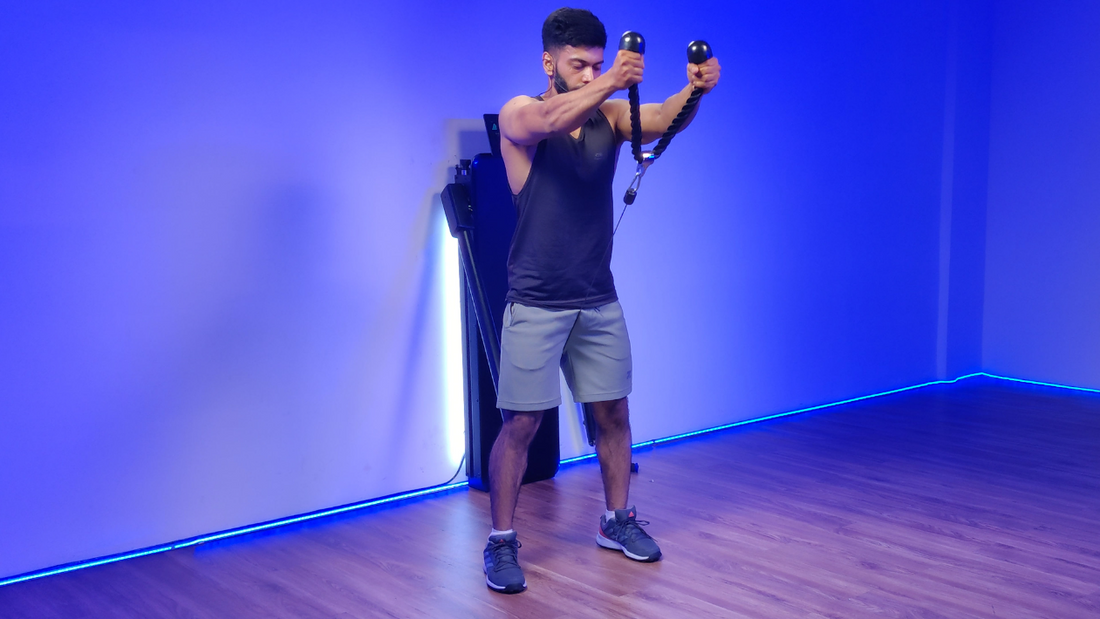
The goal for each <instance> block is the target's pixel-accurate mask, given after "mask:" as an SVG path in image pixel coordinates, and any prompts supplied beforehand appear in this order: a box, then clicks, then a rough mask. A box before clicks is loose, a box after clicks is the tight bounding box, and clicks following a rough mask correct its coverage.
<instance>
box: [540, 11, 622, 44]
mask: <svg viewBox="0 0 1100 619" xmlns="http://www.w3.org/2000/svg"><path fill="white" fill-rule="evenodd" d="M566 45H571V46H573V47H598V48H600V49H603V48H605V47H607V30H605V29H604V27H603V23H602V22H600V20H599V19H597V18H596V16H595V15H593V14H592V13H591V12H590V11H586V10H584V9H558V10H556V11H554V12H553V13H551V14H550V17H547V18H546V21H545V22H544V23H543V24H542V49H543V51H546V52H548V51H551V50H555V49H561V48H563V47H565V46H566Z"/></svg>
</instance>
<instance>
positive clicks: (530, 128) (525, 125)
mask: <svg viewBox="0 0 1100 619" xmlns="http://www.w3.org/2000/svg"><path fill="white" fill-rule="evenodd" d="M539 104H540V102H539V101H538V100H536V99H533V98H531V97H516V98H515V99H512V100H511V101H509V102H508V103H505V104H504V107H503V108H501V110H500V117H499V120H500V133H501V135H503V136H504V137H505V138H508V140H509V141H511V142H513V143H515V144H518V145H520V146H531V145H534V144H538V143H539V142H540V141H541V140H542V139H544V138H545V137H546V136H545V135H544V133H545V132H544V131H540V129H541V127H540V125H539V122H540V120H541V114H540V111H541V110H539V109H538V106H539Z"/></svg>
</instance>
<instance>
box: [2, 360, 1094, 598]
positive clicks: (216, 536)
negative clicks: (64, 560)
mask: <svg viewBox="0 0 1100 619" xmlns="http://www.w3.org/2000/svg"><path fill="white" fill-rule="evenodd" d="M978 376H984V377H986V378H992V379H996V380H1004V381H1009V382H1014V383H1024V384H1028V385H1038V386H1042V387H1054V388H1058V389H1069V390H1072V391H1080V392H1085V393H1100V389H1090V388H1087V387H1073V386H1069V385H1060V384H1057V383H1047V382H1042V381H1035V380H1026V379H1022V378H1010V377H1007V376H998V375H996V374H988V373H986V372H976V373H974V374H967V375H966V376H960V377H958V378H954V379H951V380H936V381H931V382H927V383H922V384H920V385H913V386H911V387H902V388H900V389H892V390H890V391H883V392H881V393H874V394H871V395H865V396H859V397H856V398H849V399H847V400H841V401H839V402H830V403H828V404H820V405H818V406H811V407H808V408H801V409H798V410H794V411H788V412H785V413H777V414H775V415H767V416H765V417H755V418H753V419H746V420H744V421H737V422H734V423H728V424H725V425H721V426H716V427H713V428H707V429H705V430H696V431H694V432H685V433H683V434H677V435H675V436H668V437H665V438H658V439H653V440H650V441H644V442H641V443H638V444H636V445H633V448H634V449H639V448H642V447H652V446H655V445H660V444H663V443H669V442H672V441H679V440H684V439H688V438H691V437H694V436H699V435H702V434H710V433H712V432H720V431H722V430H728V429H730V428H736V427H738V426H744V425H748V424H751V423H757V422H761V421H767V420H769V419H776V418H779V417H789V416H791V415H798V414H800V413H808V412H810V411H815V410H821V409H824V408H832V407H834V406H841V405H844V404H851V403H853V402H859V401H862V400H869V399H871V398H878V397H882V396H886V395H892V394H895V393H902V392H905V391H913V390H914V389H921V388H924V387H930V386H933V385H950V384H953V383H957V382H959V381H960V380H965V379H968V378H975V377H978ZM594 457H596V454H594V453H593V454H585V455H582V456H577V457H575V458H566V459H564V460H562V461H561V464H563V465H566V464H573V463H575V462H581V461H584V460H589V459H591V458H594ZM467 485H468V482H465V481H462V482H457V483H453V484H444V485H440V486H432V487H429V488H423V489H420V490H414V491H412V492H405V493H402V494H395V495H391V496H387V497H382V498H377V499H371V500H369V501H363V502H360V503H352V504H349V505H342V506H340V507H333V508H330V509H323V510H320V511H316V512H310V513H308V514H302V515H299V516H292V517H290V518H282V519H279V520H272V521H269V522H264V523H260V524H255V525H250V526H246V527H241V528H237V529H230V530H228V531H222V532H219V533H211V534H208V535H203V536H200V537H194V538H191V539H186V540H181V541H178V542H172V543H169V544H162V545H160V546H153V547H151V548H145V549H142V550H135V551H132V552H127V553H122V554H117V555H112V556H109V557H101V558H99V559H92V560H90V561H81V562H79V563H71V564H68V565H62V566H59V567H55V568H49V569H45V570H41V571H37V572H30V573H27V574H22V575H19V576H12V577H10V578H5V579H0V587H2V586H4V585H11V584H15V583H18V582H24V581H27V580H34V579H36V578H43V577H45V576H52V575H54V574H63V573H65V572H72V571H74V570H80V569H84V568H87V567H95V566H97V565H105V564H107V563H115V562H117V561H124V560H126V559H135V558H137V557H144V556H147V555H152V554H157V553H160V552H166V551H169V550H177V549H180V548H187V547H189V546H197V545H199V544H203V543H206V542H212V541H216V540H220V539H225V538H229V537H235V536H238V535H247V534H249V533H255V532H257V531H264V530H267V529H274V528H276V527H281V526H284V525H288V524H295V523H298V522H305V521H307V520H313V519H316V518H324V517H325V516H332V515H335V514H342V513H345V512H350V511H355V510H358V509H366V508H370V507H376V506H379V505H386V504H388V503H396V502H398V501H404V500H408V499H414V498H417V497H424V496H428V495H432V494H438V493H441V492H446V491H448V490H454V489H457V488H463V487H466V486H467Z"/></svg>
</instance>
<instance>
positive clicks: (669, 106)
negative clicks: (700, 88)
mask: <svg viewBox="0 0 1100 619" xmlns="http://www.w3.org/2000/svg"><path fill="white" fill-rule="evenodd" d="M692 90H694V88H692V86H691V84H688V85H687V86H684V88H683V89H682V90H681V91H680V92H678V93H676V94H674V95H672V96H671V97H669V98H667V99H665V102H664V103H662V104H661V112H660V114H659V116H660V119H661V125H662V126H663V127H664V129H663V130H662V132H663V131H667V130H668V127H669V126H670V125H672V121H673V120H674V119H675V118H676V115H677V114H679V113H680V110H682V109H684V103H685V102H687V100H688V97H690V96H691V92H692ZM699 102H700V103H701V102H702V99H700V100H699ZM698 111H699V104H698V103H696V105H695V109H693V110H691V114H688V117H687V118H686V119H684V124H683V125H681V126H680V131H683V130H684V129H685V128H687V126H688V125H689V124H691V120H692V119H693V118H695V113H696V112H698Z"/></svg>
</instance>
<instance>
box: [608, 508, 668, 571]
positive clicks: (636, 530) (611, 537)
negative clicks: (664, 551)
mask: <svg viewBox="0 0 1100 619" xmlns="http://www.w3.org/2000/svg"><path fill="white" fill-rule="evenodd" d="M637 514H638V511H637V510H636V509H634V508H633V507H628V508H626V509H616V510H615V519H614V520H608V519H607V516H600V530H599V532H598V533H596V543H597V544H599V545H600V546H603V547H604V548H610V549H611V550H621V551H623V554H625V555H626V556H628V557H630V558H631V559H634V560H635V561H645V562H647V563H648V562H650V561H656V560H657V559H660V558H661V549H660V548H659V547H658V546H657V542H655V541H653V538H652V537H650V536H649V534H648V533H646V532H645V530H644V529H642V526H641V525H643V524H649V523H648V522H646V521H645V520H637Z"/></svg>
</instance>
